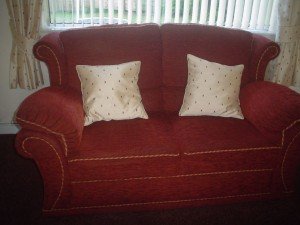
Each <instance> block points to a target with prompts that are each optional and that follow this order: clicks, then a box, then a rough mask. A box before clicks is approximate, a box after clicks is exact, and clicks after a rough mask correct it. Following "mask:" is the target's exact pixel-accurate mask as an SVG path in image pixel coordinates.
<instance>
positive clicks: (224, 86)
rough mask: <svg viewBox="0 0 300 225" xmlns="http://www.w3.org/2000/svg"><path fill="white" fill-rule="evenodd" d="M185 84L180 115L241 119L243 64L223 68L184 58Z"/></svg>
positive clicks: (195, 59)
mask: <svg viewBox="0 0 300 225" xmlns="http://www.w3.org/2000/svg"><path fill="white" fill-rule="evenodd" d="M187 61H188V81H187V85H186V89H185V94H184V98H183V104H182V106H181V109H180V111H179V115H180V116H201V115H209V116H222V117H233V118H238V119H243V118H244V117H243V114H242V112H241V108H240V102H239V93H240V85H241V78H242V73H243V69H244V65H236V66H227V65H222V64H219V63H215V62H209V61H207V60H204V59H201V58H198V57H196V56H193V55H190V54H188V55H187Z"/></svg>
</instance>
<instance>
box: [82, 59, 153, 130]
mask: <svg viewBox="0 0 300 225" xmlns="http://www.w3.org/2000/svg"><path fill="white" fill-rule="evenodd" d="M140 66H141V62H140V61H135V62H128V63H123V64H119V65H105V66H87V65H77V66H76V70H77V73H78V76H79V79H80V82H81V92H82V99H83V107H84V111H85V123H84V125H85V126H86V125H89V124H91V123H93V122H95V121H101V120H106V121H108V120H126V119H134V118H143V119H148V115H147V113H146V111H145V109H144V106H143V104H142V98H141V94H140V91H139V87H138V85H137V81H138V75H139V72H140Z"/></svg>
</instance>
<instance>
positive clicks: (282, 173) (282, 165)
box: [281, 131, 300, 192]
mask: <svg viewBox="0 0 300 225" xmlns="http://www.w3.org/2000/svg"><path fill="white" fill-rule="evenodd" d="M299 135H300V131H299V132H298V133H297V134H296V135H295V137H294V138H293V140H292V141H291V142H290V144H289V145H288V147H287V149H286V151H285V153H284V157H283V160H282V164H281V179H282V184H283V186H284V189H285V191H287V192H289V191H288V188H287V185H286V183H285V179H284V172H283V169H284V163H285V159H286V156H287V153H288V150H289V149H290V147H291V146H292V144H293V143H294V141H295V139H296V138H297V137H298V136H299Z"/></svg>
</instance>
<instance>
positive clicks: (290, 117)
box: [240, 81, 300, 140]
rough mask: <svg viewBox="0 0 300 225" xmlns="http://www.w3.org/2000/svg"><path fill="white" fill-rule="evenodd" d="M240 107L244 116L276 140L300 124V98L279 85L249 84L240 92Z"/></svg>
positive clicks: (261, 82) (260, 82)
mask: <svg viewBox="0 0 300 225" xmlns="http://www.w3.org/2000/svg"><path fill="white" fill-rule="evenodd" d="M240 104H241V108H242V111H243V114H244V117H245V118H246V119H247V120H249V121H250V122H251V123H252V124H253V125H254V126H255V127H256V128H257V129H258V130H260V131H261V132H263V133H264V134H266V135H268V136H269V137H271V138H272V139H273V140H278V138H280V137H281V133H282V132H283V131H284V130H285V129H287V128H288V127H289V126H292V125H293V124H294V125H295V124H296V123H298V122H299V123H300V95H299V94H298V93H296V92H295V91H292V90H291V89H289V88H287V87H285V86H282V85H279V84H275V83H271V82H267V81H258V82H252V83H250V84H248V85H246V86H245V87H244V88H242V89H241V92H240Z"/></svg>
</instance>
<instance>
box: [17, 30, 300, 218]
mask: <svg viewBox="0 0 300 225" xmlns="http://www.w3.org/2000/svg"><path fill="white" fill-rule="evenodd" d="M188 53H189V54H193V55H197V56H198V57H202V58H205V59H207V60H209V61H214V62H218V63H222V64H226V65H237V64H244V66H245V69H244V72H243V76H242V83H241V91H240V104H241V108H242V112H243V114H244V117H245V119H244V120H241V119H234V118H223V117H210V116H194V117H179V116H178V111H179V109H180V106H181V104H182V100H183V95H184V89H185V86H186V82H187V62H186V55H187V54H188ZM278 53H279V47H278V45H277V44H276V43H274V42H272V41H270V40H268V39H266V38H264V37H262V36H259V35H255V34H252V33H249V32H246V31H241V30H231V29H224V28H218V27H212V26H201V25H175V24H166V25H162V26H158V25H154V24H147V25H131V26H126V25H123V26H103V27H96V28H85V29H75V30H68V31H62V32H53V33H50V34H48V35H46V36H44V37H43V38H42V39H41V40H40V41H39V42H38V43H37V44H36V45H35V46H34V54H35V56H36V57H37V58H38V59H39V60H41V61H44V62H45V63H46V64H47V66H48V70H49V74H50V81H51V86H50V87H47V88H44V89H42V90H39V91H37V92H35V93H34V94H32V95H31V96H29V97H28V98H27V99H25V100H24V102H23V103H22V104H21V106H20V108H19V110H18V112H17V115H16V121H17V122H18V123H19V124H20V126H21V128H22V129H21V130H20V132H19V133H18V134H17V137H16V147H17V150H18V152H19V153H20V154H21V155H23V156H24V157H28V158H32V159H33V160H34V161H35V162H36V164H37V166H38V168H39V170H40V173H41V175H42V177H43V181H44V206H43V211H44V213H45V214H71V213H89V212H107V211H125V210H145V209H147V210H148V209H161V208H172V207H185V206H199V205H204V204H220V203H222V204H223V203H229V202H238V201H246V200H260V199H270V198H281V197H284V196H289V195H290V194H291V193H292V192H294V191H295V183H296V177H297V176H296V175H297V170H298V167H299V162H300V133H299V132H300V95H298V94H297V93H296V92H294V91H292V90H290V89H288V88H286V87H284V86H280V85H277V84H273V83H270V82H266V81H263V78H264V74H265V70H266V66H267V64H268V62H269V61H270V60H271V59H273V58H275V57H276V56H277V55H278ZM134 60H140V61H141V62H142V66H141V71H140V76H139V82H138V85H139V88H140V90H141V95H142V98H143V104H144V106H145V109H146V111H147V113H148V115H149V119H147V120H145V119H133V120H123V121H109V122H102V121H101V122H96V123H93V124H92V125H90V126H85V127H84V126H83V123H84V112H83V106H82V98H81V91H80V81H79V79H78V75H77V73H76V70H75V66H76V65H77V64H81V65H112V64H119V63H123V62H129V61H134Z"/></svg>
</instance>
